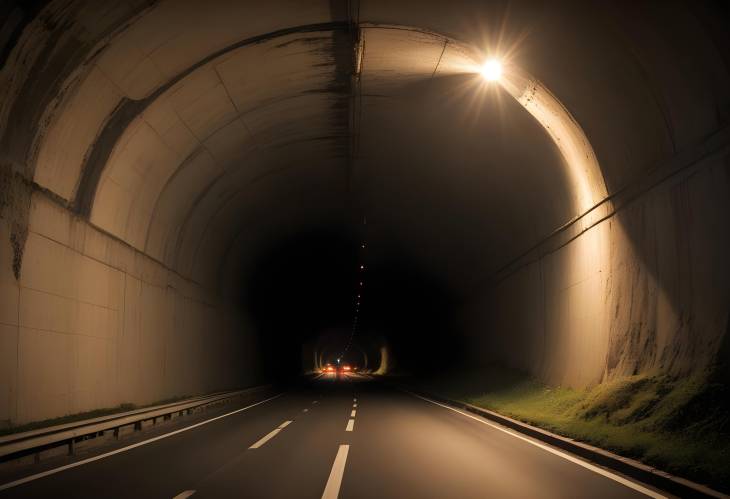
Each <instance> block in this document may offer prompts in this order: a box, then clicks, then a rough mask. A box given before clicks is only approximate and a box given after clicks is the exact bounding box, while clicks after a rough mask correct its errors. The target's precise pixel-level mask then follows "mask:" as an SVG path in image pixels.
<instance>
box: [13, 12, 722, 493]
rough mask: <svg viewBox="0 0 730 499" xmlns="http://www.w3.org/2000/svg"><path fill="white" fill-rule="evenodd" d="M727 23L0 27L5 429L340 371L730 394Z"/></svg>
mask: <svg viewBox="0 0 730 499" xmlns="http://www.w3.org/2000/svg"><path fill="white" fill-rule="evenodd" d="M728 10H729V9H728V5H727V4H726V3H724V2H712V1H699V2H690V1H667V2H648V1H645V2H602V1H585V2H569V1H565V2H562V1H561V2H541V1H531V0H509V1H508V0H500V1H477V0H454V1H449V2H437V1H425V2H424V1H420V2H418V1H411V0H398V1H381V0H352V1H338V0H330V1H322V0H306V1H290V0H276V1H271V2H269V1H266V2H263V1H254V0H251V1H240V2H239V1H232V0H230V1H229V0H214V1H209V2H196V1H194V0H125V1H120V2H112V1H98V2H97V1H85V0H51V1H49V0H33V1H17V0H5V1H4V2H2V3H1V4H0V68H1V69H0V428H6V429H8V428H10V429H12V428H14V427H18V426H23V425H27V424H32V423H36V422H41V421H46V420H53V419H54V418H60V417H65V416H69V415H74V414H82V413H87V412H90V411H94V410H98V409H102V408H112V407H118V406H121V405H124V404H133V405H134V406H138V407H143V406H146V405H152V404H157V403H161V402H163V401H166V400H173V399H176V398H183V397H194V396H203V395H206V394H210V393H215V392H219V391H223V390H234V389H239V388H245V387H251V386H255V385H261V384H265V383H274V384H278V385H285V384H287V383H290V382H292V380H294V379H299V378H300V377H301V376H303V375H304V376H312V375H315V374H316V373H318V372H319V371H321V370H322V369H324V367H325V365H332V364H337V363H347V364H348V365H351V366H352V367H353V368H355V369H357V370H359V371H361V372H362V373H363V376H365V373H368V374H367V375H368V376H371V377H373V378H383V379H388V378H389V377H394V378H397V379H405V378H418V379H421V378H423V379H426V378H428V379H430V380H434V379H435V380H441V381H442V382H444V380H446V379H447V376H446V373H452V372H456V371H459V370H471V371H477V370H479V369H483V368H487V366H493V365H498V366H501V367H503V368H504V369H508V370H510V372H519V373H521V375H524V376H527V377H529V378H530V379H532V380H535V382H536V383H540V386H544V387H546V388H545V389H547V390H549V389H552V388H554V389H556V390H573V391H574V392H575V393H579V392H580V393H583V392H581V391H586V390H594V391H595V390H600V389H601V387H608V386H614V385H615V384H616V383H624V382H625V380H635V379H642V380H645V379H652V380H654V379H660V378H661V379H663V380H665V379H669V380H681V379H690V378H691V379H701V380H702V381H701V384H702V386H703V387H706V386H710V385H712V386H713V387H715V388H713V389H715V390H719V391H715V392H712V393H721V394H725V395H726V394H727V393H728V391H727V389H726V386H727V381H728V378H730V375H728V373H729V372H730V369H729V368H728V367H727V366H728V365H730V364H729V362H730V357H729V355H730V347H728V345H730V343H728V342H729V341H730V340H729V339H728V331H730V318H729V310H730V263H729V262H730V260H729V259H728V255H730V223H729V216H728V215H729V214H730V129H729V128H728V123H729V121H730V31H729V30H728V26H729V24H728V20H729V19H730V17H729V16H728ZM485 61H486V63H485ZM703 376H704V377H703ZM673 382H675V381H672V383H673ZM642 383H644V381H642ZM652 383H653V381H652ZM278 385H277V386H278ZM622 386H623V385H622ZM642 386H645V385H642ZM718 387H719V388H718ZM703 389H704V388H703ZM592 393H593V392H592ZM703 393H704V392H703ZM725 395H723V397H724V396H725ZM710 398H712V397H710ZM720 398H721V397H720ZM719 400H720V399H719V398H715V405H713V406H712V407H713V411H716V412H713V414H718V416H717V417H718V418H719V419H718V421H720V420H721V421H725V423H722V424H724V425H725V426H722V428H724V429H722V435H725V437H723V438H726V435H727V434H728V433H730V431H728V426H727V423H726V421H727V418H728V412H727V405H719V406H718V405H717V404H720V402H719ZM703 407H704V406H703ZM647 410H649V409H647ZM717 411H719V412H717ZM683 417H684V416H683ZM687 417H690V418H691V417H693V416H691V415H690V416H687ZM284 431H289V430H284ZM277 438H280V437H277ZM723 442H727V440H723ZM353 445H354V444H353ZM353 449H354V447H353ZM725 451H727V449H725ZM353 452H354V450H351V453H353ZM352 455H353V456H354V454H352ZM726 455H728V456H730V454H726ZM353 459H354V458H353ZM724 476H727V477H728V478H730V474H728V475H723V477H724ZM701 479H702V480H704V481H705V482H709V483H712V484H714V485H715V486H718V485H717V484H718V482H722V481H723V480H724V479H723V478H717V477H714V478H713V476H709V475H702V478H701ZM725 485H727V483H725ZM725 490H727V489H725Z"/></svg>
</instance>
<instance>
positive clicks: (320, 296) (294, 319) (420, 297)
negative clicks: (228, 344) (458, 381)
mask: <svg viewBox="0 0 730 499" xmlns="http://www.w3.org/2000/svg"><path fill="white" fill-rule="evenodd" d="M368 229H369V227H368V226H367V225H360V226H359V227H357V226H356V227H355V228H354V229H353V228H349V230H347V229H342V228H340V230H337V228H332V227H324V228H319V229H314V230H311V231H308V232H305V233H301V234H293V235H291V236H290V237H287V238H285V239H282V240H279V241H276V242H275V243H273V244H272V245H271V246H268V247H265V248H262V249H261V250H260V252H259V253H258V254H256V255H254V256H253V257H252V261H251V263H250V270H249V271H248V272H247V273H245V274H243V275H242V276H241V278H240V281H239V282H240V289H241V290H243V291H242V293H241V295H240V296H239V298H238V299H239V302H240V306H241V308H242V310H244V311H245V313H246V314H248V315H249V316H250V317H251V321H252V325H253V326H254V327H255V329H256V330H257V331H259V332H260V333H259V334H260V336H259V338H258V343H259V344H260V345H261V349H262V363H263V365H264V369H265V376H266V377H267V378H269V379H279V380H284V379H286V378H288V377H293V376H298V375H300V374H301V373H302V372H305V371H308V370H312V369H313V368H314V367H315V366H313V365H311V363H309V361H310V360H311V355H309V356H307V355H306V354H305V355H303V353H302V350H303V349H304V348H305V345H311V346H314V348H315V349H316V350H317V351H322V352H326V354H325V362H329V363H335V361H336V359H337V358H340V357H341V358H342V359H343V362H344V361H349V362H350V363H352V364H354V365H359V367H361V368H362V369H369V370H376V369H377V367H378V365H379V360H380V357H379V355H380V352H379V348H380V347H381V346H386V345H387V347H388V348H389V349H390V355H391V359H390V360H391V368H394V367H395V366H397V367H398V368H399V369H400V370H405V371H407V372H412V373H423V372H429V371H435V372H438V371H439V370H443V369H448V368H451V367H454V366H457V365H459V363H461V362H463V359H464V358H465V357H466V352H465V351H464V350H463V348H464V345H462V344H460V342H459V341H458V339H454V341H450V342H448V343H444V342H443V341H442V340H441V339H440V338H441V335H443V334H444V331H448V330H453V328H454V327H455V326H456V319H455V307H457V306H458V295H457V294H456V293H455V291H454V290H452V289H450V288H449V286H448V284H447V283H446V282H444V281H443V280H442V279H440V278H439V276H437V275H434V274H433V271H432V270H431V269H428V268H427V267H425V266H419V265H417V264H416V263H414V259H413V258H412V257H411V256H410V255H408V253H406V252H405V251H404V250H403V249H402V248H397V247H390V248H388V249H387V250H383V249H382V248H381V249H380V250H379V251H373V250H371V248H370V247H369V246H368V244H367V241H368V238H367V233H368ZM363 246H365V247H364V248H363ZM361 265H362V266H364V269H361V268H360V266H361ZM358 295H359V296H360V298H359V300H358ZM358 301H359V303H360V304H359V306H358ZM348 343H351V344H350V346H349V347H348ZM311 346H310V348H311ZM363 350H364V351H365V355H366V357H367V359H368V361H369V362H372V365H365V363H364V360H365V358H364V357H363V352H362V351H363Z"/></svg>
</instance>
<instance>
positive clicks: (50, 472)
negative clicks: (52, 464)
mask: <svg viewBox="0 0 730 499" xmlns="http://www.w3.org/2000/svg"><path fill="white" fill-rule="evenodd" d="M282 395H283V394H282V393H279V394H278V395H274V396H273V397H269V398H267V399H264V400H261V401H259V402H256V403H255V404H251V405H247V406H246V407H242V408H240V409H236V410H235V411H231V412H227V413H226V414H222V415H220V416H216V417H214V418H210V419H206V420H205V421H201V422H200V423H195V424H194V425H190V426H186V427H185V428H180V429H179V430H175V431H171V432H170V433H165V434H164V435H159V436H156V437H153V438H150V439H148V440H143V441H142V442H137V443H136V444H132V445H127V446H126V447H122V448H121V449H116V450H113V451H110V452H105V453H104V454H99V455H98V456H94V457H90V458H87V459H82V460H81V461H77V462H75V463H70V464H67V465H64V466H59V467H58V468H53V469H51V470H47V471H43V472H41V473H36V474H35V475H30V476H27V477H24V478H20V479H18V480H15V481H12V482H8V483H5V484H2V485H0V490H7V489H10V488H13V487H17V486H18V485H22V484H24V483H28V482H32V481H34V480H38V479H39V478H44V477H47V476H50V475H55V474H56V473H60V472H62V471H65V470H69V469H71V468H77V467H79V466H82V465H84V464H88V463H91V462H94V461H99V460H100V459H104V458H107V457H111V456H113V455H115V454H121V453H122V452H126V451H128V450H132V449H136V448H137V447H142V446H143V445H147V444H151V443H152V442H157V441H158V440H162V439H163V438H167V437H171V436H173V435H177V434H178V433H183V432H185V431H188V430H192V429H193V428H197V427H199V426H203V425H206V424H208V423H212V422H213V421H217V420H219V419H223V418H225V417H228V416H232V415H233V414H237V413H239V412H242V411H245V410H247V409H251V408H252V407H256V406H257V405H261V404H265V403H266V402H269V401H271V400H274V399H275V398H279V397H281V396H282Z"/></svg>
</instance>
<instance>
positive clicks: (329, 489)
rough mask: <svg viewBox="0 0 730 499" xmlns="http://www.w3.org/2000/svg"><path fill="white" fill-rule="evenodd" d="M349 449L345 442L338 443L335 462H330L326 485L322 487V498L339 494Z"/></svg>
mask: <svg viewBox="0 0 730 499" xmlns="http://www.w3.org/2000/svg"><path fill="white" fill-rule="evenodd" d="M349 451H350V446H349V445H345V444H342V445H340V448H339V449H337V455H336V456H335V462H334V463H332V471H330V477H329V479H328V480H327V485H326V486H325V487H324V492H323V493H322V499H337V496H339V495H340V486H341V485H342V476H343V475H344V474H345V463H346V462H347V453H348V452H349Z"/></svg>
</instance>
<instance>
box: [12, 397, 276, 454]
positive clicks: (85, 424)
mask: <svg viewBox="0 0 730 499" xmlns="http://www.w3.org/2000/svg"><path fill="white" fill-rule="evenodd" d="M266 388H268V386H267V385H264V386H256V387H252V388H247V389H245V390H236V391H230V392H219V393H214V394H211V395H205V396H200V397H195V398H191V399H187V400H184V401H180V402H173V403H169V404H161V405H157V406H152V407H145V408H142V409H135V410H132V411H127V412H123V413H116V414H109V415H107V416H100V417H97V418H92V419H85V420H81V421H75V422H72V423H64V424H60V425H56V426H49V427H46V428H40V429H37V430H31V431H27V432H22V433H12V434H10V435H5V436H3V437H0V462H2V461H8V460H12V459H14V458H16V457H22V456H25V455H28V454H33V453H36V452H42V451H44V450H48V449H51V448H54V447H60V446H63V445H68V452H69V454H73V453H74V447H75V444H76V443H77V441H81V440H84V439H87V438H94V437H96V436H99V435H103V434H104V432H107V431H113V432H114V437H116V438H119V432H120V429H121V428H123V427H127V426H134V429H135V430H141V429H142V423H144V422H146V421H152V422H153V424H156V423H157V420H158V419H162V420H169V419H172V416H173V415H174V414H176V413H177V414H178V415H183V413H187V414H191V413H192V412H193V411H194V410H196V409H202V408H203V407H205V406H209V405H213V404H217V403H220V402H222V401H224V400H227V399H231V398H235V397H240V396H242V395H248V394H252V393H255V392H257V391H260V390H264V389H266Z"/></svg>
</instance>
